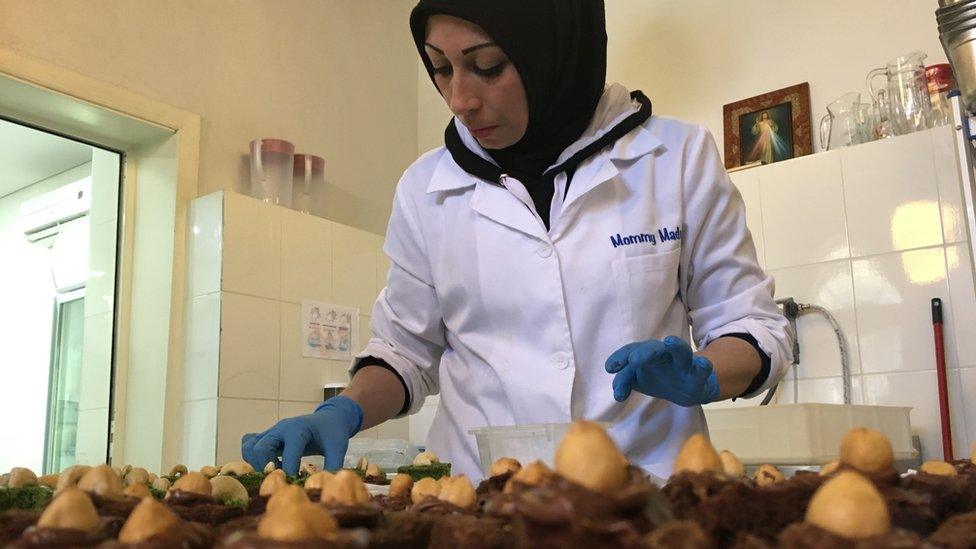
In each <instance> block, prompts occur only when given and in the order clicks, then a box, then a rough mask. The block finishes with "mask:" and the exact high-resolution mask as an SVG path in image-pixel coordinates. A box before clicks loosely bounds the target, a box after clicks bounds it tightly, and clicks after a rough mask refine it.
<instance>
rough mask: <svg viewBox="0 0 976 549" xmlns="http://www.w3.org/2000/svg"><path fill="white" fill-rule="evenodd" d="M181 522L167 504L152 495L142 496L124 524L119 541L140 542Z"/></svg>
mask: <svg viewBox="0 0 976 549" xmlns="http://www.w3.org/2000/svg"><path fill="white" fill-rule="evenodd" d="M179 522H180V519H179V518H177V517H176V515H175V514H173V512H172V511H170V510H169V507H167V506H166V505H164V504H162V503H159V502H158V501H156V500H155V499H153V498H151V497H148V498H142V501H140V502H139V505H136V508H135V509H133V510H132V514H130V515H129V518H128V519H127V520H126V521H125V524H123V525H122V530H121V531H120V532H119V541H120V542H122V543H140V542H143V541H146V540H148V539H149V538H151V537H153V536H157V535H159V534H162V533H163V532H165V531H166V530H169V529H170V528H174V527H176V526H177V525H178V524H179Z"/></svg>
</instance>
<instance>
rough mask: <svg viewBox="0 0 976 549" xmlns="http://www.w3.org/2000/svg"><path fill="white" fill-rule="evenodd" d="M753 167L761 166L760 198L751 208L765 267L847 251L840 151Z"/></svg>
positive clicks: (813, 260)
mask: <svg viewBox="0 0 976 549" xmlns="http://www.w3.org/2000/svg"><path fill="white" fill-rule="evenodd" d="M753 169H754V170H761V171H759V172H758V173H759V183H760V185H759V187H760V189H759V190H760V196H761V200H760V203H759V204H755V205H754V206H753V207H755V208H758V209H759V210H760V212H761V215H760V218H761V219H762V229H763V235H764V239H765V255H766V267H767V268H770V269H779V268H783V267H793V266H796V265H807V264H810V263H819V262H821V261H830V260H832V259H844V258H847V257H849V256H850V247H849V246H848V241H847V220H846V218H845V215H844V190H843V180H842V177H841V163H840V154H839V153H837V152H826V153H822V154H816V155H812V156H805V157H802V158H798V159H795V160H791V161H789V162H783V163H778V164H772V165H769V166H765V167H762V168H753ZM747 211H748V205H747Z"/></svg>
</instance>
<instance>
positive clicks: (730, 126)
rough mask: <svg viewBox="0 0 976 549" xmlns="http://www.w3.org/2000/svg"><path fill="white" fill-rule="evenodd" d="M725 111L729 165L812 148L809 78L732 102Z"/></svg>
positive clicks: (790, 155) (778, 157)
mask: <svg viewBox="0 0 976 549" xmlns="http://www.w3.org/2000/svg"><path fill="white" fill-rule="evenodd" d="M722 111H723V121H724V126H725V168H726V169H734V168H738V167H740V166H745V165H757V163H760V164H770V163H772V162H780V161H783V160H789V159H791V158H797V157H800V156H805V155H808V154H810V153H812V152H813V134H812V131H811V125H810V84H809V83H808V82H804V83H802V84H796V85H795V86H789V87H787V88H782V89H779V90H775V91H771V92H767V93H764V94H762V95H757V96H755V97H750V98H748V99H743V100H741V101H736V102H734V103H729V104H728V105H725V106H724V107H723V109H722Z"/></svg>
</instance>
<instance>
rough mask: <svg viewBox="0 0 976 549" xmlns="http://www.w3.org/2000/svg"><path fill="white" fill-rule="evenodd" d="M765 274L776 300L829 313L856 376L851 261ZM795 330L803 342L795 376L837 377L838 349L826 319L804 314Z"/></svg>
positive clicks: (805, 377)
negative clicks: (844, 341)
mask: <svg viewBox="0 0 976 549" xmlns="http://www.w3.org/2000/svg"><path fill="white" fill-rule="evenodd" d="M769 274H770V275H772V276H773V278H774V279H775V280H776V297H777V298H785V297H792V298H794V299H796V301H797V302H799V303H811V304H817V305H820V306H822V307H825V308H826V309H827V310H828V311H830V313H831V314H832V315H833V316H834V317H835V318H836V319H837V322H839V323H840V326H841V328H842V329H843V332H844V336H845V338H846V339H847V350H848V358H849V364H850V368H851V372H852V373H853V374H858V373H860V371H861V360H860V353H859V350H858V332H857V319H856V317H855V314H854V289H853V286H852V275H851V262H850V261H849V260H846V259H843V260H839V261H829V262H826V263H816V264H813V265H803V266H800V267H789V268H786V269H775V270H770V271H769ZM797 330H798V331H799V332H800V333H801V334H802V343H803V346H802V347H801V349H800V359H801V362H800V364H798V365H797V367H796V368H797V376H798V377H799V378H801V379H808V378H815V377H830V376H836V375H838V374H839V373H840V368H841V366H840V359H839V357H840V348H839V345H838V341H837V335H836V334H835V333H834V330H833V328H832V327H831V325H830V322H829V321H828V320H827V318H826V317H824V316H823V315H821V314H814V313H812V312H808V313H804V314H802V315H800V317H799V318H798V319H797Z"/></svg>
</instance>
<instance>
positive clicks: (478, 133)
mask: <svg viewBox="0 0 976 549" xmlns="http://www.w3.org/2000/svg"><path fill="white" fill-rule="evenodd" d="M497 127H498V126H485V127H484V128H478V129H476V130H471V135H473V136H475V137H488V135H490V134H491V132H493V131H494V130H495V128H497Z"/></svg>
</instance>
